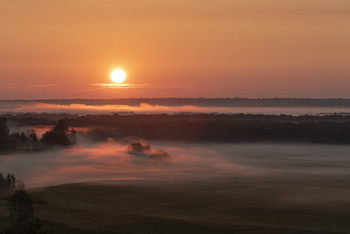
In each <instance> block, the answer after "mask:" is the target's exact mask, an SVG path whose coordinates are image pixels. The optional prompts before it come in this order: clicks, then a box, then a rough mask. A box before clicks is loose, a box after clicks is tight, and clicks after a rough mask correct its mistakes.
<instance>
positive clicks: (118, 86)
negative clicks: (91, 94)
mask: <svg viewBox="0 0 350 234" xmlns="http://www.w3.org/2000/svg"><path fill="white" fill-rule="evenodd" d="M91 85H92V86H96V87H98V88H100V89H140V88H146V87H149V86H150V84H114V83H97V84H91Z"/></svg>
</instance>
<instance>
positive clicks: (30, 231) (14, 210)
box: [3, 187, 48, 234]
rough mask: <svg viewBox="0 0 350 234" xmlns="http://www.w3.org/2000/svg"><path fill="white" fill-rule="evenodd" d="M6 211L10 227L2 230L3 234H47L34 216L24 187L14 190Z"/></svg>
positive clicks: (30, 201) (31, 202) (31, 204)
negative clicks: (8, 215)
mask: <svg viewBox="0 0 350 234" xmlns="http://www.w3.org/2000/svg"><path fill="white" fill-rule="evenodd" d="M7 209H8V211H9V213H10V221H11V226H10V227H9V228H5V229H4V230H3V233H4V234H39V233H48V232H47V231H45V230H43V229H42V225H41V224H40V222H39V219H38V218H36V217H35V216H34V207H33V201H32V200H31V199H30V197H29V195H28V193H27V192H26V191H25V189H24V187H22V188H20V189H18V190H16V191H15V193H14V194H13V195H12V196H11V197H10V198H9V201H8V204H7Z"/></svg>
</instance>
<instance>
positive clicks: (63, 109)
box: [0, 102, 350, 115]
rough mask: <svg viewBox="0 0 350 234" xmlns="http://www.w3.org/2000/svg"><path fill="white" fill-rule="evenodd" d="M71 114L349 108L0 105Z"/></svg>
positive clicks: (10, 110) (310, 111) (343, 110)
mask: <svg viewBox="0 0 350 234" xmlns="http://www.w3.org/2000/svg"><path fill="white" fill-rule="evenodd" d="M23 112H24V113H71V114H110V113H123V112H132V113H139V114H141V113H142V114H156V113H168V114H170V113H179V112H189V113H233V114H236V113H245V114H276V115H279V114H286V115H306V114H309V115H326V114H334V113H338V114H350V108H345V107H214V106H209V107H203V106H191V105H185V106H164V105H163V106H162V105H150V104H147V103H141V104H140V105H139V106H129V105H86V104H81V103H76V104H74V103H73V104H51V103H40V102H29V103H27V102H26V103H20V102H15V103H12V102H9V103H6V102H5V103H0V113H23Z"/></svg>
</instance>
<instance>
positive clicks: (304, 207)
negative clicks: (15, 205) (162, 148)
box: [0, 178, 350, 234]
mask: <svg viewBox="0 0 350 234" xmlns="http://www.w3.org/2000/svg"><path fill="white" fill-rule="evenodd" d="M30 192H31V194H32V195H33V196H35V197H40V198H41V199H43V201H44V202H45V203H44V204H36V205H35V213H36V215H37V216H38V217H40V219H41V220H42V221H43V223H44V224H45V226H47V227H50V228H51V229H52V230H54V233H244V234H247V233H287V234H288V233H315V234H316V233H317V234H318V233H350V223H349V222H348V217H350V208H349V207H350V196H349V197H347V194H349V188H348V185H347V182H346V181H339V180H332V179H314V178H308V179H305V178H303V179H302V178H300V179H298V178H293V179H286V178H280V179H272V178H264V179H259V178H235V179H232V178H230V179H229V178H226V179H224V178H223V179H221V180H212V181H206V182H204V181H202V182H198V181H197V182H168V183H165V182H154V181H153V182H151V181H148V182H141V181H133V182H118V183H115V184H112V183H109V184H107V183H105V184H69V185H61V186H55V187H48V188H44V189H40V190H39V189H36V190H31V191H30ZM344 192H345V194H344ZM338 193H342V194H338ZM332 194H333V197H332ZM334 194H338V195H337V196H334ZM4 206H5V202H4V201H1V202H0V212H1V213H0V219H2V220H4V218H5V216H6V215H4V211H5V207H4ZM5 213H6V212H5ZM0 221H1V220H0Z"/></svg>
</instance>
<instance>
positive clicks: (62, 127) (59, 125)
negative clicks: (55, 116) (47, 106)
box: [53, 119, 69, 135]
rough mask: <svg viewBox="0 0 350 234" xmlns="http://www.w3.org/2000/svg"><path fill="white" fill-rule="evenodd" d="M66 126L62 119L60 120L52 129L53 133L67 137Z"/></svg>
mask: <svg viewBox="0 0 350 234" xmlns="http://www.w3.org/2000/svg"><path fill="white" fill-rule="evenodd" d="M68 131H69V129H68V126H67V124H66V123H65V122H64V120H63V119H60V120H59V121H58V122H57V124H56V125H55V127H54V128H53V132H55V133H62V134H65V135H67V134H68Z"/></svg>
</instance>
